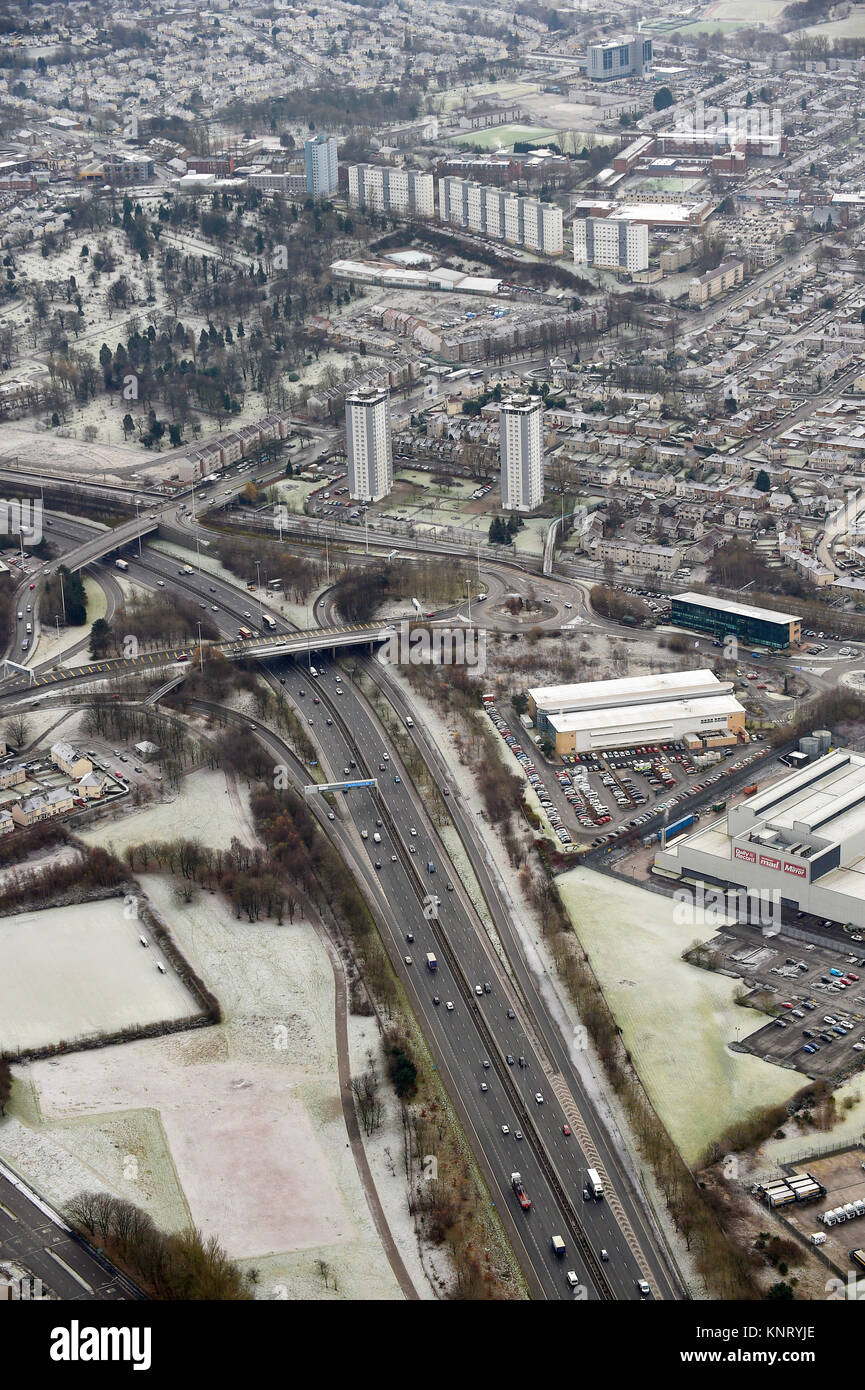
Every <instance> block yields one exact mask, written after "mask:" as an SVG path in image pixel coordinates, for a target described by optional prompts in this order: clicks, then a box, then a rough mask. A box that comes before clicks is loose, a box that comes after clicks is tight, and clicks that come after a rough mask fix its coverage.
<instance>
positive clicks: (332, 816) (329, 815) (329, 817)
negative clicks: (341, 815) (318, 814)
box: [327, 811, 336, 820]
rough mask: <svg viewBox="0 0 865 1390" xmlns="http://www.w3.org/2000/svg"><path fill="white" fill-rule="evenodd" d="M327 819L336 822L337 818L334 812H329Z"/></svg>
mask: <svg viewBox="0 0 865 1390" xmlns="http://www.w3.org/2000/svg"><path fill="white" fill-rule="evenodd" d="M327 818H328V820H336V816H335V815H334V814H333V811H328V813H327Z"/></svg>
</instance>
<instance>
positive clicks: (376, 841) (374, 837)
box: [372, 831, 381, 845]
mask: <svg viewBox="0 0 865 1390" xmlns="http://www.w3.org/2000/svg"><path fill="white" fill-rule="evenodd" d="M372 838H373V840H374V841H375V843H376V844H377V845H380V844H381V836H380V835H379V833H378V831H376V832H375V834H374V835H373V837H372Z"/></svg>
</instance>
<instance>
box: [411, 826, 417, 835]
mask: <svg viewBox="0 0 865 1390" xmlns="http://www.w3.org/2000/svg"><path fill="white" fill-rule="evenodd" d="M409 834H410V835H416V834H417V831H416V830H415V828H414V826H412V828H411V830H410V831H409Z"/></svg>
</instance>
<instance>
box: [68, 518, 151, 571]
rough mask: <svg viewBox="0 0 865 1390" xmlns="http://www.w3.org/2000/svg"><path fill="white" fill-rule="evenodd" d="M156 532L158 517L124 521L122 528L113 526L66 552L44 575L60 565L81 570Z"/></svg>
mask: <svg viewBox="0 0 865 1390" xmlns="http://www.w3.org/2000/svg"><path fill="white" fill-rule="evenodd" d="M158 530H159V517H158V515H157V516H155V517H145V516H142V517H138V518H133V519H132V520H131V521H124V523H123V525H122V526H114V527H112V528H111V530H110V531H100V532H99V534H98V535H95V536H92V537H91V538H90V539H88V540H86V541H82V542H81V544H80V545H76V546H75V548H74V549H73V550H67V552H66V554H65V555H61V556H60V557H59V559H58V560H57V561H56V562H53V563H52V564H50V565H49V566H47V569H46V573H48V574H51V573H53V571H54V570H56V569H59V567H60V566H61V565H63V566H64V567H65V568H66V569H68V570H73V571H74V570H80V569H83V568H84V566H85V565H89V564H91V563H92V562H93V561H94V560H101V559H102V557H103V556H104V555H108V554H109V553H110V552H111V551H112V550H120V549H121V548H122V547H123V546H124V545H128V544H129V542H130V541H135V540H137V539H138V537H139V536H142V537H144V536H149V535H150V534H151V533H152V532H153V531H158Z"/></svg>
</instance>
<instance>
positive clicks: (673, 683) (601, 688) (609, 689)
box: [529, 668, 733, 716]
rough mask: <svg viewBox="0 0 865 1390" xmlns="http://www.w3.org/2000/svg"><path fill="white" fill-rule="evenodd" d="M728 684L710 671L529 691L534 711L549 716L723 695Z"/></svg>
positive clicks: (543, 687) (588, 682)
mask: <svg viewBox="0 0 865 1390" xmlns="http://www.w3.org/2000/svg"><path fill="white" fill-rule="evenodd" d="M732 688H733V686H732V683H731V682H730V681H719V680H718V677H717V676H716V675H715V673H714V672H713V671H710V670H708V669H707V668H701V669H700V670H697V671H664V672H662V673H661V674H660V675H657V676H624V677H623V678H622V679H620V680H609V681H583V682H581V683H580V684H577V685H545V686H539V687H538V689H537V690H530V691H529V698H530V699H531V700H532V702H533V703H534V706H535V709H538V710H542V711H543V712H544V714H547V715H550V716H552V715H553V714H556V713H562V714H564V713H567V712H576V711H578V710H588V709H591V710H597V709H602V708H603V707H604V706H611V707H612V706H619V707H621V706H622V705H630V704H633V703H634V702H635V701H638V702H639V703H640V704H641V705H642V704H651V703H652V702H654V701H657V700H663V699H664V698H665V697H669V698H671V699H672V698H674V697H679V698H682V697H689V698H692V699H693V698H697V697H699V696H701V695H707V696H708V695H725V694H728V693H729V692H730V691H731V690H732Z"/></svg>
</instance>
